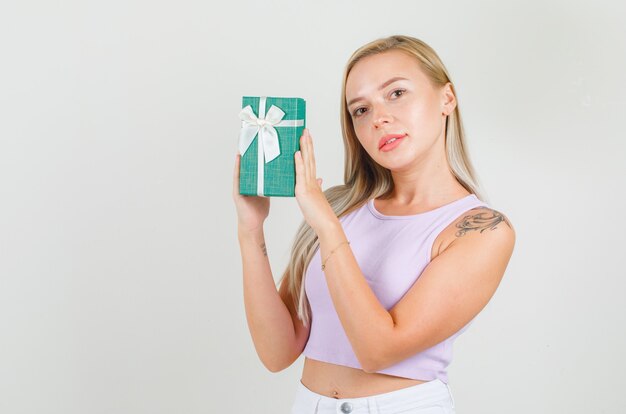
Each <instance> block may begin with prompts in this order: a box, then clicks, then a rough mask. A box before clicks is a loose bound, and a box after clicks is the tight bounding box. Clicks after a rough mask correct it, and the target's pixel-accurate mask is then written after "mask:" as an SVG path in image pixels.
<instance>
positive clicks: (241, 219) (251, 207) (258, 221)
mask: <svg viewBox="0 0 626 414" xmlns="http://www.w3.org/2000/svg"><path fill="white" fill-rule="evenodd" d="M240 163H241V154H237V157H236V159H235V172H234V174H233V200H234V201H235V207H237V220H238V225H239V229H240V230H243V231H255V230H258V229H261V228H263V222H265V219H266V218H267V216H268V215H269V213H270V199H269V197H259V196H244V195H241V194H239V164H240Z"/></svg>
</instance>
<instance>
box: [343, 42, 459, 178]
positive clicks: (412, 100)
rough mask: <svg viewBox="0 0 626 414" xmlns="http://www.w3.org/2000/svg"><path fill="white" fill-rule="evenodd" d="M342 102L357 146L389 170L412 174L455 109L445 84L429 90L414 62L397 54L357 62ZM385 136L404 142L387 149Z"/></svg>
mask: <svg viewBox="0 0 626 414" xmlns="http://www.w3.org/2000/svg"><path fill="white" fill-rule="evenodd" d="M396 78H403V79H397V80H394V79H396ZM390 80H392V82H389V81H390ZM346 102H347V104H348V112H349V113H350V117H351V119H352V123H353V125H354V130H355V132H356V135H357V137H358V139H359V142H360V143H361V145H362V146H363V148H364V149H365V150H366V151H367V153H368V154H369V155H370V157H372V159H374V160H375V161H376V162H377V163H378V164H380V165H382V166H383V167H385V168H388V169H390V170H404V169H407V168H410V166H411V165H412V164H413V163H414V162H415V160H416V159H419V158H424V157H426V156H427V155H428V154H430V153H431V152H432V151H433V148H437V147H436V146H435V144H436V143H437V141H438V140H443V139H444V136H443V134H444V127H445V115H444V114H449V113H450V112H452V110H453V109H454V106H455V105H456V103H455V101H454V95H453V94H452V90H451V89H450V87H449V84H447V85H446V86H445V87H443V88H435V87H433V86H432V85H431V83H430V81H429V80H428V78H427V77H426V75H424V73H422V71H421V69H420V67H419V63H418V62H417V60H416V59H415V58H414V57H411V56H409V55H408V54H406V53H405V52H402V51H398V50H392V51H387V52H383V53H379V54H376V55H372V56H368V57H366V58H364V59H362V60H360V61H359V62H357V63H356V65H354V67H353V68H352V70H351V71H350V73H349V75H348V79H347V81H346ZM388 135H397V136H401V137H402V138H400V139H397V140H396V141H395V142H394V143H391V144H387V145H385V144H384V141H387V140H388V139H387V138H385V137H386V136H388ZM381 139H382V140H383V141H382V142H381ZM381 145H382V147H381Z"/></svg>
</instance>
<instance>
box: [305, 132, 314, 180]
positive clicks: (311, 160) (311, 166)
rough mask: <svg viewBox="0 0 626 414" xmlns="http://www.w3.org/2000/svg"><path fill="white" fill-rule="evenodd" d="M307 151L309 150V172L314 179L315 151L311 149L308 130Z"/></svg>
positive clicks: (311, 138) (311, 139)
mask: <svg viewBox="0 0 626 414" xmlns="http://www.w3.org/2000/svg"><path fill="white" fill-rule="evenodd" d="M306 140H307V144H308V146H307V149H308V150H309V170H310V171H311V177H315V175H316V173H315V150H314V149H313V137H311V133H310V132H309V130H308V129H307V130H306Z"/></svg>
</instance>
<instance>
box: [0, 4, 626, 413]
mask: <svg viewBox="0 0 626 414" xmlns="http://www.w3.org/2000/svg"><path fill="white" fill-rule="evenodd" d="M0 9H1V10H0V46H1V47H0V50H1V52H2V55H1V57H0V59H1V65H0V111H1V112H0V197H1V198H0V412H1V413H7V414H9V413H10V414H13V413H33V414H35V413H37V414H43V413H63V414H79V413H80V414H83V413H90V414H105V413H106V414H126V413H128V414H130V413H146V414H147V413H150V414H157V413H186V414H195V413H222V412H234V413H268V414H269V413H288V412H289V409H290V407H291V403H292V401H293V397H294V392H295V390H296V386H297V384H298V381H299V379H300V378H301V369H302V364H303V361H304V357H300V359H298V360H297V361H296V362H295V363H294V365H293V366H291V367H290V368H288V369H286V370H284V371H282V372H279V373H271V372H269V371H267V370H266V369H265V368H264V367H263V365H262V363H261V362H260V360H259V359H258V356H257V355H256V352H255V350H254V346H253V343H252V340H251V337H250V335H249V331H248V328H247V324H246V319H245V313H244V304H243V293H242V272H241V256H240V251H239V245H238V242H237V234H236V213H235V209H234V204H233V202H232V198H231V190H232V174H233V167H234V162H235V154H236V152H237V140H238V134H239V128H240V126H241V123H240V120H239V119H238V117H237V115H238V112H239V110H240V109H241V97H242V96H244V95H250V96H259V95H268V96H291V97H296V96H297V97H301V98H304V99H306V101H307V126H308V127H309V128H310V131H311V134H312V136H313V142H314V145H315V151H316V160H317V171H318V176H319V177H322V178H323V179H324V189H326V188H328V187H329V186H331V185H338V184H342V179H343V154H344V152H343V144H342V141H341V131H340V126H339V102H340V99H341V97H340V87H341V76H342V72H343V69H344V65H345V63H346V62H347V60H348V58H349V56H350V55H351V54H352V52H353V51H354V50H356V49H357V48H358V47H360V46H361V45H363V44H365V43H367V42H369V41H371V40H374V39H376V38H379V37H383V36H388V35H392V34H405V35H410V36H414V37H417V38H419V39H422V40H423V41H425V42H426V43H428V44H429V45H431V46H432V47H433V48H434V49H435V50H436V51H437V53H438V54H439V56H440V57H441V59H442V60H443V62H444V64H445V65H446V67H447V68H448V70H449V72H450V74H451V77H452V81H453V82H454V84H455V87H456V90H457V100H458V103H459V108H460V110H461V113H462V116H463V119H464V121H465V128H466V132H467V139H468V146H469V152H470V156H471V159H472V161H473V163H474V165H475V167H476V169H477V173H478V176H479V179H480V180H481V182H482V184H483V185H484V189H485V191H486V193H487V195H488V197H489V201H490V203H491V206H492V207H493V208H496V209H498V210H499V211H502V212H503V213H505V214H506V215H507V216H508V218H509V219H510V220H511V222H512V223H513V224H514V226H515V228H516V232H517V242H516V248H515V251H514V254H513V257H512V259H511V261H510V263H509V267H508V269H507V271H506V274H505V277H504V279H503V282H502V283H501V285H500V287H499V289H498V290H497V292H496V294H495V296H494V297H493V299H492V300H491V302H490V303H489V304H488V306H487V307H486V308H485V309H484V310H483V312H482V313H481V314H480V315H479V316H478V318H477V319H476V321H475V322H474V324H473V325H472V327H471V329H470V330H468V331H467V332H465V333H464V334H463V335H462V336H461V337H459V338H458V340H457V341H456V343H455V353H454V359H453V361H452V364H451V365H450V367H449V375H450V386H451V389H452V391H453V395H454V398H455V402H456V408H457V413H458V414H491V413H493V414H495V413H502V412H506V413H509V414H518V413H519V414H521V413H531V412H532V413H537V414H539V413H555V412H558V413H565V412H567V413H572V414H573V413H581V414H582V413H585V414H587V413H617V412H626V402H625V400H624V398H623V386H624V380H623V375H624V371H625V370H626V363H625V358H624V354H623V351H624V349H626V338H625V330H624V326H625V325H626V312H625V309H624V308H625V306H624V301H623V297H624V292H625V288H626V284H625V282H624V279H625V276H626V272H625V271H624V251H623V248H624V234H625V233H626V226H625V224H624V217H623V215H622V213H624V211H625V207H626V203H625V197H624V184H623V180H624V178H625V177H626V167H625V164H626V163H625V161H626V159H625V158H626V157H625V154H626V144H625V143H624V138H625V136H624V132H623V121H624V110H625V101H626V99H625V98H624V93H625V92H626V82H625V76H624V73H626V58H625V53H624V51H625V50H626V29H625V27H626V18H625V17H624V16H625V13H624V12H625V11H626V10H625V6H624V5H623V3H621V2H617V1H613V2H610V1H594V2H591V1H588V2H582V1H538V0H532V1H525V2H500V1H473V2H458V1H446V2H438V3H435V2H417V1H390V2H381V1H373V0H361V1H336V2H330V1H316V2H313V1H311V2H303V1H280V2H279V1H267V2H263V1H255V2H252V1H248V2H223V3H217V2H209V1H177V2H173V1H170V2H167V1H107V2H96V1H78V0H77V1H57V2H50V1H20V2H6V3H5V4H3V5H2V6H1V8H0ZM301 220H302V214H301V212H300V210H299V208H298V205H297V202H296V199H295V198H273V199H272V200H271V211H270V217H269V218H268V220H267V222H266V225H265V235H266V241H267V246H268V254H269V257H270V262H271V265H272V269H273V272H274V278H275V279H276V280H278V278H279V276H280V275H281V274H282V271H283V270H284V268H285V266H286V264H287V260H288V257H289V249H290V247H291V243H292V241H293V237H294V235H295V231H296V229H297V227H298V225H299V224H300V222H301Z"/></svg>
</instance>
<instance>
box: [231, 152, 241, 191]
mask: <svg viewBox="0 0 626 414" xmlns="http://www.w3.org/2000/svg"><path fill="white" fill-rule="evenodd" d="M240 158H241V157H240V156H239V154H237V155H235V171H234V172H233V191H234V192H235V194H238V193H239V159H240Z"/></svg>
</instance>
